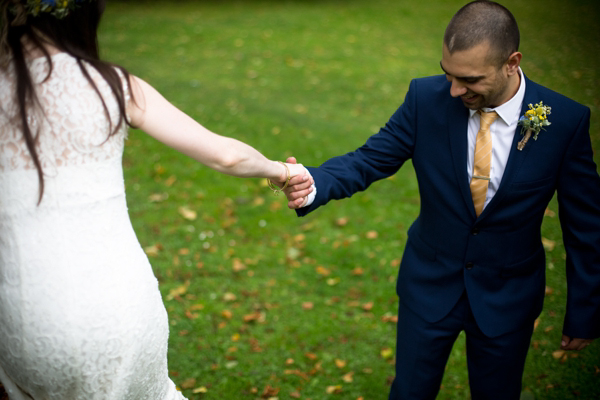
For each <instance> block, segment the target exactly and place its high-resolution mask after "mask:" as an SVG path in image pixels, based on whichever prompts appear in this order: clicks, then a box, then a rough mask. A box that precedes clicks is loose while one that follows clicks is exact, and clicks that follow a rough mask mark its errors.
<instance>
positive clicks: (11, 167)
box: [0, 53, 126, 212]
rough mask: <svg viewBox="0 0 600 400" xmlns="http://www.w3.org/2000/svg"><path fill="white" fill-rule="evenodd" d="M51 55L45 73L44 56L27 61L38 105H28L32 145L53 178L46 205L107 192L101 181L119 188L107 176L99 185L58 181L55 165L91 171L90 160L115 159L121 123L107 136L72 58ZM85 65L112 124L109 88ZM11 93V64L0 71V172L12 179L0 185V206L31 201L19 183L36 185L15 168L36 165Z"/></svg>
mask: <svg viewBox="0 0 600 400" xmlns="http://www.w3.org/2000/svg"><path fill="white" fill-rule="evenodd" d="M52 61H53V70H52V74H51V76H50V77H49V78H48V72H49V64H48V63H47V61H46V59H45V57H42V58H37V59H35V60H33V61H31V62H30V71H31V75H32V78H33V80H34V82H35V83H36V91H37V95H38V100H39V103H40V105H41V107H42V109H41V110H40V109H39V108H34V107H30V113H29V114H30V115H29V118H28V122H29V126H30V127H31V130H32V132H34V134H37V140H38V143H37V151H38V155H39V158H40V162H41V164H42V169H43V171H44V175H45V176H46V177H48V178H53V179H46V182H47V183H48V188H47V189H46V192H45V195H44V197H45V201H44V202H43V205H44V206H49V205H50V204H52V203H55V202H56V201H57V200H62V199H63V198H65V197H68V198H69V201H77V199H76V197H79V196H81V197H82V199H85V200H86V201H89V200H90V199H91V197H94V196H104V195H106V194H108V193H107V190H108V187H107V186H114V188H115V189H121V186H120V185H114V183H109V182H103V187H96V185H95V183H96V184H102V183H101V182H98V181H97V180H90V181H89V184H90V185H89V186H88V187H75V186H74V185H71V184H69V182H63V181H64V179H61V178H62V177H60V174H58V171H59V169H63V170H67V171H68V170H71V171H76V170H78V169H79V168H84V169H88V170H90V171H93V170H95V164H99V163H104V162H108V161H110V160H113V161H116V160H120V159H121V155H122V153H123V139H124V136H125V133H126V126H125V124H122V129H121V130H120V131H119V132H118V134H116V135H114V136H112V137H110V138H109V137H108V132H109V128H110V125H109V120H108V119H107V118H106V113H105V111H104V108H103V106H102V103H101V102H100V99H99V98H98V96H97V95H96V96H93V95H90V94H93V93H94V92H93V89H92V87H91V86H90V84H89V82H88V81H87V80H86V78H85V77H84V76H83V74H82V73H81V70H80V67H79V65H78V64H77V62H76V60H75V59H74V58H72V57H70V56H69V55H67V54H66V53H59V54H56V55H54V56H53V57H52ZM87 70H88V71H89V72H90V75H91V76H92V78H93V79H94V82H96V83H97V85H98V88H99V90H100V92H101V93H102V96H103V98H104V99H105V101H106V104H107V107H108V110H109V112H110V115H111V119H112V121H111V122H112V124H113V126H115V125H116V124H117V123H118V115H119V114H118V108H117V104H116V102H115V101H111V100H113V97H112V93H111V91H110V88H109V86H108V84H107V83H106V82H105V81H104V80H103V79H101V77H100V75H99V73H98V72H97V71H96V70H95V69H94V68H92V67H89V66H88V68H87ZM46 78H48V79H46ZM15 93H16V88H15V72H14V70H13V68H12V64H11V67H9V68H8V70H7V71H6V72H5V73H4V74H3V75H2V85H0V110H2V112H1V113H0V174H2V175H4V176H10V175H12V174H14V175H15V177H16V178H17V181H12V180H11V181H10V182H8V187H1V188H0V191H1V192H2V193H3V196H2V197H1V198H0V200H1V201H2V211H3V212H15V211H16V210H17V209H19V208H31V207H34V206H36V205H37V198H36V196H33V197H32V195H33V194H34V193H35V191H33V190H31V189H32V188H30V187H25V186H26V185H27V184H35V185H38V183H37V179H36V182H33V181H32V182H29V180H28V179H25V178H24V177H23V176H20V173H22V174H23V175H25V176H29V175H30V173H31V172H35V171H36V169H35V165H34V163H33V161H32V158H31V155H30V153H29V150H28V149H27V147H26V145H25V141H24V139H23V134H22V132H21V128H20V123H19V114H18V106H17V101H16V94H15ZM32 108H33V109H32ZM119 162H120V161H119ZM65 178H66V177H65ZM54 179H57V180H56V181H55V180H54ZM63 183H64V186H63V185H62V184H63ZM56 184H58V186H57V185H56ZM86 186H87V185H86ZM57 195H58V196H59V199H57V198H56V196H57Z"/></svg>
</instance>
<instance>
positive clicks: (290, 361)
mask: <svg viewBox="0 0 600 400" xmlns="http://www.w3.org/2000/svg"><path fill="white" fill-rule="evenodd" d="M293 363H294V359H293V358H288V359H287V360H285V365H292V364H293Z"/></svg>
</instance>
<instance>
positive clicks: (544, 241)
mask: <svg viewBox="0 0 600 400" xmlns="http://www.w3.org/2000/svg"><path fill="white" fill-rule="evenodd" d="M542 244H543V245H544V248H545V249H546V251H552V250H554V247H555V246H556V242H555V241H554V240H550V239H546V238H545V237H543V238H542Z"/></svg>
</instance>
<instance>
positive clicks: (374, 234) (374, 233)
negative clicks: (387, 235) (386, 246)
mask: <svg viewBox="0 0 600 400" xmlns="http://www.w3.org/2000/svg"><path fill="white" fill-rule="evenodd" d="M365 236H366V237H367V239H377V236H379V234H378V233H377V231H369V232H367V234H366V235H365Z"/></svg>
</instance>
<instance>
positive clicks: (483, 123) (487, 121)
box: [477, 110, 498, 130]
mask: <svg viewBox="0 0 600 400" xmlns="http://www.w3.org/2000/svg"><path fill="white" fill-rule="evenodd" d="M477 113H478V114H479V120H480V128H479V129H482V130H489V129H490V126H491V125H492V123H493V122H494V121H495V120H496V118H498V114H497V113H496V111H490V112H485V111H481V110H477Z"/></svg>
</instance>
